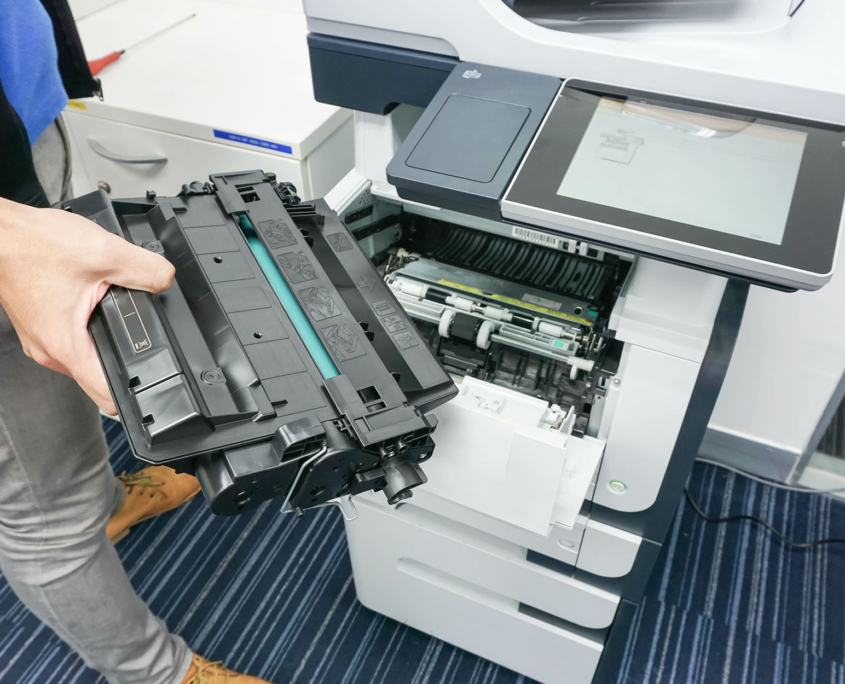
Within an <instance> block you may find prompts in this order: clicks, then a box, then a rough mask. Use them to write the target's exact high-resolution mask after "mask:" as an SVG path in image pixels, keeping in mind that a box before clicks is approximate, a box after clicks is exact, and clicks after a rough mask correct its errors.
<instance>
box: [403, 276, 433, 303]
mask: <svg viewBox="0 0 845 684" xmlns="http://www.w3.org/2000/svg"><path fill="white" fill-rule="evenodd" d="M395 286H396V289H398V290H399V291H400V292H402V293H404V294H407V295H411V296H412V297H416V298H417V299H425V295H426V293H427V292H428V285H426V284H425V283H417V282H414V281H413V280H405V279H404V278H397V279H396V282H395Z"/></svg>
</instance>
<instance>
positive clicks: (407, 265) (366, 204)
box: [344, 191, 634, 436]
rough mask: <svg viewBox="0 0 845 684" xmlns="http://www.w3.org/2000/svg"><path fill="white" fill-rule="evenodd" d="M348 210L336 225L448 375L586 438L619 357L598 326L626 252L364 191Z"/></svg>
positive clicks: (617, 285) (615, 292)
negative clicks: (427, 210)
mask: <svg viewBox="0 0 845 684" xmlns="http://www.w3.org/2000/svg"><path fill="white" fill-rule="evenodd" d="M362 200H363V201H362ZM362 205H363V206H362ZM350 207H351V208H350V209H349V210H348V211H347V213H346V214H345V217H344V218H345V221H346V224H347V225H348V226H349V228H350V230H351V231H352V233H353V235H355V237H356V238H357V239H358V240H359V244H360V245H361V246H362V248H363V249H364V252H365V253H366V254H367V255H368V256H369V257H370V258H371V259H372V260H373V262H374V263H375V264H376V266H377V267H378V269H379V271H380V272H381V273H382V274H383V276H384V279H385V282H386V283H387V284H388V285H389V287H390V288H391V289H392V291H393V293H394V294H395V295H396V297H397V299H398V300H399V301H400V303H401V304H402V306H403V307H404V309H405V311H406V312H407V313H408V314H409V315H410V316H411V318H412V319H413V320H414V323H415V324H416V325H417V327H418V329H419V331H420V333H421V334H422V336H423V337H424V338H425V339H426V341H427V342H428V344H429V347H430V348H431V350H432V352H433V353H434V354H435V355H436V356H437V358H438V360H439V361H440V362H441V363H442V364H443V365H444V367H445V368H446V369H447V370H448V371H449V372H450V373H451V374H452V375H453V377H455V378H456V379H458V380H460V379H461V378H463V377H472V378H476V379H478V380H483V381H485V382H488V383H491V384H493V385H497V386H500V387H505V388H507V389H510V390H515V391H517V392H520V393H522V394H525V395H528V396H532V397H536V398H539V399H542V400H544V401H546V402H548V404H549V405H550V407H551V408H550V413H549V417H548V419H547V421H546V427H550V428H552V429H556V430H562V431H566V432H571V433H574V434H579V435H588V436H596V435H597V434H598V430H599V424H600V421H601V416H602V409H603V402H604V398H605V393H606V389H607V386H608V383H609V382H610V381H611V380H612V377H613V375H614V374H615V372H616V370H617V367H618V364H619V359H620V355H621V352H622V344H621V343H619V342H617V341H616V340H614V339H613V336H612V333H610V332H609V331H608V321H609V318H610V315H611V312H612V310H613V306H614V303H615V302H616V300H617V298H618V296H619V294H620V292H621V291H622V289H623V287H624V284H625V282H626V279H627V276H628V274H629V273H630V271H631V267H632V265H633V261H634V258H633V257H632V256H630V255H628V254H624V253H621V252H614V251H608V250H605V249H599V248H596V247H594V246H591V245H588V244H586V243H584V242H579V241H577V240H573V239H567V238H564V237H558V236H553V235H550V234H546V233H542V232H539V231H534V230H529V229H527V228H521V227H512V226H509V225H505V224H501V223H497V222H494V221H487V220H484V219H469V218H468V217H467V216H466V215H461V214H457V213H453V212H448V214H449V216H448V220H444V219H443V218H434V217H431V216H426V215H424V214H423V213H417V212H416V211H415V209H416V205H413V204H406V205H405V207H406V208H405V209H403V208H402V206H401V205H400V204H398V203H395V202H393V201H391V200H390V199H385V198H381V197H375V198H373V197H372V196H371V195H370V193H369V192H368V191H367V192H365V193H364V194H363V195H362V197H361V198H360V199H359V201H358V202H353V203H352V204H351V205H350ZM469 224H471V225H469Z"/></svg>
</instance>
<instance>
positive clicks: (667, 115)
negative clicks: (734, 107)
mask: <svg viewBox="0 0 845 684" xmlns="http://www.w3.org/2000/svg"><path fill="white" fill-rule="evenodd" d="M806 140H807V134H806V133H804V132H801V131H796V130H791V129H787V128H778V127H775V126H770V125H766V124H762V123H759V122H757V121H756V120H753V119H749V120H747V121H745V120H742V119H731V118H726V117H720V116H715V115H712V114H703V113H699V112H694V111H689V110H684V109H675V108H669V107H661V106H657V105H652V104H647V103H644V102H639V101H636V100H628V101H625V100H616V99H611V98H607V97H605V98H602V99H601V100H600V101H599V103H598V105H597V107H596V110H595V113H594V114H593V117H592V119H591V120H590V123H589V125H588V126H587V129H586V131H585V132H584V136H583V138H582V139H581V142H580V144H579V145H578V149H577V151H576V152H575V156H574V157H573V159H572V162H571V163H570V165H569V168H568V169H567V171H566V174H565V175H564V177H563V180H562V182H561V184H560V187H559V188H558V191H557V193H558V194H559V195H562V196H565V197H571V198H573V199H579V200H584V201H586V202H593V203H595V204H602V205H605V206H611V207H616V208H618V209H623V210H627V211H633V212H637V213H639V214H645V215H648V216H656V217H660V218H664V219H668V220H671V221H678V222H680V223H685V224H688V225H692V226H699V227H701V228H706V229H709V230H715V231H719V232H722V233H728V234H731V235H738V236H741V237H747V238H751V239H754V240H761V241H764V242H770V243H773V244H777V245H779V244H781V242H782V241H783V233H784V230H785V228H786V220H787V216H788V215H789V207H790V205H791V204H792V197H793V194H794V192H795V183H796V180H797V179H798V169H799V167H800V165H801V157H802V155H803V153H804V146H805V143H806Z"/></svg>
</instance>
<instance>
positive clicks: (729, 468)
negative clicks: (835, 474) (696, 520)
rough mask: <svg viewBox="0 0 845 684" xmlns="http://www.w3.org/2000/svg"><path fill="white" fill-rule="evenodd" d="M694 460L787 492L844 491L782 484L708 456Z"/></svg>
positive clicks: (824, 492)
mask: <svg viewBox="0 0 845 684" xmlns="http://www.w3.org/2000/svg"><path fill="white" fill-rule="evenodd" d="M695 460H696V461H697V462H698V463H706V464H707V465H712V466H715V467H717V468H722V469H723V470H727V471H729V472H731V473H735V474H737V475H742V477H747V478H748V479H749V480H754V482H759V483H760V484H764V485H768V486H769V487H774V488H775V489H783V490H784V491H787V492H798V493H799V494H836V493H837V492H845V487H834V488H833V489H813V488H812V487H802V486H801V485H790V484H784V483H783V482H777V481H776V480H770V479H768V478H765V477H760V476H759V475H754V473H749V472H748V471H747V470H742V469H741V468H735V467H734V466H730V465H727V464H725V463H719V462H718V461H711V460H710V459H709V458H702V457H701V456H699V457H698V458H696V459H695Z"/></svg>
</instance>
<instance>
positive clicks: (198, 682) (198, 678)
mask: <svg viewBox="0 0 845 684" xmlns="http://www.w3.org/2000/svg"><path fill="white" fill-rule="evenodd" d="M194 662H195V664H196V665H197V667H198V668H199V669H197V673H196V674H195V675H194V676H193V677H191V678H190V679H189V680H188V681H187V682H184V684H226V682H228V681H229V671H228V670H226V669H225V668H224V667H223V661H222V660H217V661H215V662H213V663H212V662H206V663H203V664H202V665H199V663H196V661H194ZM218 667H220V668H222V670H218V669H216V668H218ZM211 669H213V670H214V672H213V674H214V681H212V680H210V679H209V678H208V677H206V675H205V673H206V671H207V670H211ZM221 674H222V675H223V676H225V677H226V678H225V679H221V678H220V677H221Z"/></svg>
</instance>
